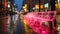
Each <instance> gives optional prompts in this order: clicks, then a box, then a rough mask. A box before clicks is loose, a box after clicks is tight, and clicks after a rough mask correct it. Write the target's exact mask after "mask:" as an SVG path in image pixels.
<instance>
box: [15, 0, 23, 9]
mask: <svg viewBox="0 0 60 34" xmlns="http://www.w3.org/2000/svg"><path fill="white" fill-rule="evenodd" d="M14 1H15V3H16V4H17V9H18V10H20V9H21V7H22V4H23V0H14Z"/></svg>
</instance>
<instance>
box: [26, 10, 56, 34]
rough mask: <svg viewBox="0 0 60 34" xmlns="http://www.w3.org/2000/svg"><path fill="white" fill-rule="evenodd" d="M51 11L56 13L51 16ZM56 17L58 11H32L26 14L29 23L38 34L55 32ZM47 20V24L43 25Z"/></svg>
mask: <svg viewBox="0 0 60 34" xmlns="http://www.w3.org/2000/svg"><path fill="white" fill-rule="evenodd" d="M51 13H54V15H53V16H52V18H51V15H50V14H51ZM55 18H56V11H48V12H31V13H27V14H26V15H25V19H26V22H27V24H28V25H29V26H30V27H31V28H32V30H33V31H34V32H36V33H37V34H54V29H55V27H54V19H55ZM48 21H51V22H52V29H50V26H49V24H48V23H49V22H48ZM43 22H45V23H44V24H45V25H42V24H43Z"/></svg>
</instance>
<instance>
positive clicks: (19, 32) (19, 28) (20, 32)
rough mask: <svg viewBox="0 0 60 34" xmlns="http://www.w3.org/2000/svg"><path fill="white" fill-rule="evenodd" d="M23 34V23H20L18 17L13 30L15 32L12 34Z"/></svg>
mask: <svg viewBox="0 0 60 34" xmlns="http://www.w3.org/2000/svg"><path fill="white" fill-rule="evenodd" d="M24 33H25V31H24V26H23V23H22V22H21V19H20V17H19V16H18V20H17V23H16V28H15V31H14V33H13V34H24Z"/></svg>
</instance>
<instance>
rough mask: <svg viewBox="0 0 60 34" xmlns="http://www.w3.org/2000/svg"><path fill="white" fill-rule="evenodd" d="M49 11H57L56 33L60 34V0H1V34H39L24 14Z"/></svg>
mask: <svg viewBox="0 0 60 34" xmlns="http://www.w3.org/2000/svg"><path fill="white" fill-rule="evenodd" d="M48 11H50V12H52V11H56V18H55V20H54V27H55V28H56V29H55V30H56V31H55V32H56V33H54V34H60V0H0V34H37V33H35V32H34V31H33V30H32V28H31V27H30V26H28V25H27V24H26V21H25V18H24V15H26V14H27V13H30V12H48Z"/></svg>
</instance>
